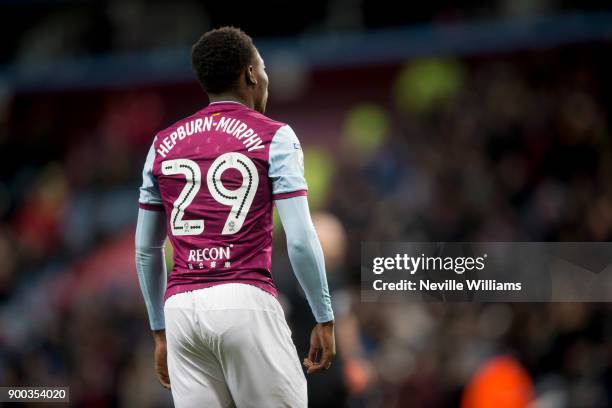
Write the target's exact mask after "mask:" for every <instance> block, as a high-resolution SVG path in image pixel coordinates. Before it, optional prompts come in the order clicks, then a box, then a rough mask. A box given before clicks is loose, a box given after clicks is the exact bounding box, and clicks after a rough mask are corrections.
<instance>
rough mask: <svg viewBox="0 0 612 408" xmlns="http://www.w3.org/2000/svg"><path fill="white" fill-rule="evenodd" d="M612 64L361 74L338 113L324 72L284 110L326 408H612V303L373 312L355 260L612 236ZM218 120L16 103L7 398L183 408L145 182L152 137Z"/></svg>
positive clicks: (5, 316) (183, 102)
mask: <svg viewBox="0 0 612 408" xmlns="http://www.w3.org/2000/svg"><path fill="white" fill-rule="evenodd" d="M609 51H610V47H609V44H592V45H585V46H572V47H566V48H562V49H556V50H549V51H539V52H531V53H515V54H508V55H497V56H486V57H483V56H473V57H466V58H464V59H460V60H440V59H428V60H413V61H408V62H406V64H404V65H394V66H392V67H385V68H384V72H385V73H391V74H392V75H389V76H387V77H385V78H381V76H380V72H379V71H377V69H376V68H375V67H373V68H371V69H362V70H361V71H360V73H359V75H360V78H361V79H363V78H365V79H366V80H369V81H368V83H370V84H375V86H374V87H372V86H371V85H370V88H372V89H373V91H369V93H367V96H361V97H359V96H356V97H351V98H348V99H347V98H345V99H346V100H345V99H342V97H339V100H341V101H340V102H338V104H337V106H333V107H332V108H331V110H330V109H328V106H327V105H325V106H323V105H322V106H319V107H317V106H315V105H316V104H315V103H314V102H315V101H314V98H315V95H316V98H318V99H319V100H320V98H321V96H322V95H323V96H325V97H326V104H329V103H330V101H332V102H331V103H332V104H333V101H334V99H335V98H336V96H337V95H338V94H339V91H338V89H336V88H333V87H329V88H325V89H321V87H320V82H317V80H316V78H317V76H316V74H312V75H313V76H312V78H311V80H310V81H309V82H308V84H307V86H305V88H304V90H303V91H302V94H301V95H300V94H298V95H297V96H296V97H295V98H296V100H293V101H286V102H277V101H275V96H274V93H272V95H271V100H270V102H269V104H270V107H271V110H272V112H271V113H270V114H271V116H273V117H275V118H276V119H279V120H281V121H285V122H288V123H292V124H293V123H296V125H295V126H294V129H295V130H296V132H297V134H298V136H299V137H300V138H301V141H302V144H303V145H304V146H305V153H306V163H305V166H306V170H307V178H308V182H309V185H310V192H309V197H310V202H311V205H312V207H313V211H314V220H315V225H316V227H317V231H318V233H319V236H320V238H321V241H322V244H323V247H324V251H325V254H326V263H327V269H328V276H329V281H330V286H331V289H332V297H333V301H334V309H335V311H336V316H337V325H338V328H337V341H338V353H339V354H338V359H337V362H336V363H335V364H334V365H333V368H332V369H331V370H330V371H329V372H328V373H326V374H324V375H321V376H318V377H311V378H309V383H310V387H309V388H310V389H309V392H310V401H311V406H313V407H342V406H347V407H405V406H411V407H451V406H452V407H454V406H462V407H463V408H480V407H487V406H491V405H490V404H491V401H495V398H496V397H495V395H493V394H494V393H495V390H496V389H503V390H506V391H507V390H514V393H515V395H514V397H513V398H514V400H513V401H515V405H507V406H508V407H515V406H526V405H525V404H527V403H528V401H531V402H530V403H532V404H533V405H532V406H534V407H535V406H537V407H581V408H589V407H593V408H595V407H608V406H612V318H611V317H612V307H611V306H610V305H609V304H604V303H593V304H582V303H575V304H511V305H507V304H442V303H440V304H434V303H430V304H372V303H362V302H361V300H360V252H359V251H360V249H359V247H360V242H362V241H366V240H370V241H376V240H379V241H393V240H396V241H399V240H404V241H572V240H574V241H607V240H610V238H612V234H611V232H612V184H611V183H610V182H609V180H610V179H612V160H611V155H612V147H611V145H610V140H611V139H610V136H609V132H610V128H609V126H610V118H611V117H612V116H611V113H612V112H611V111H610V108H611V107H612V101H611V100H609V98H610V97H609V95H606V93H605V89H610V85H611V84H610V80H609V79H608V77H607V76H608V74H607V73H608V72H610V71H611V70H610V68H612V67H610V63H609V62H607V61H606V58H605V57H604V55H605V54H606V53H608V52H609ZM264 57H265V56H264ZM331 75H332V76H334V78H338V80H339V82H342V81H345V82H349V83H351V81H353V80H352V78H355V77H354V76H353V75H357V74H355V73H354V72H353V71H352V69H351V68H344V69H342V70H338V71H336V72H333V73H332V74H331ZM271 81H274V77H273V75H271ZM361 84H363V82H361V81H354V83H352V84H351V86H352V87H354V88H355V95H359V93H358V90H359V88H360V86H361ZM364 86H365V87H368V85H367V84H366V85H364ZM205 103H206V99H205V95H204V94H203V93H202V92H201V91H200V90H199V89H198V88H197V85H196V84H195V82H194V83H189V84H170V85H159V86H151V87H143V88H137V89H123V90H106V89H90V90H83V91H72V92H55V93H28V94H20V93H17V94H10V93H0V168H1V169H2V171H1V173H0V384H2V385H9V384H10V385H22V386H26V385H69V386H70V387H71V400H72V402H73V404H74V405H75V406H84V407H98V406H100V407H103V406H126V407H132V406H143V407H144V406H151V407H156V406H160V407H161V406H167V405H168V404H169V403H170V396H169V394H168V393H167V392H166V391H164V390H163V389H162V388H161V387H160V386H158V384H157V383H156V380H155V378H154V372H153V363H152V339H151V337H150V334H149V332H148V324H147V321H146V315H145V310H144V305H143V301H142V299H141V296H140V294H139V291H138V287H137V281H136V275H135V271H134V267H133V230H134V223H135V217H136V213H137V195H138V186H139V183H140V179H139V177H140V171H141V169H142V165H143V163H144V157H145V154H146V151H147V149H148V147H149V144H150V142H151V140H152V136H153V135H154V134H155V132H156V131H157V130H159V129H161V128H162V127H164V126H167V125H168V124H170V123H172V122H173V121H174V120H177V119H179V118H180V117H182V116H186V115H188V114H191V113H192V112H193V111H195V110H197V109H199V108H200V107H202V106H203V105H204V104H205ZM275 104H276V106H275ZM283 104H285V105H283ZM330 115H331V117H332V119H329V117H330ZM328 119H329V120H328ZM306 121H308V122H316V123H319V125H318V126H320V127H319V128H317V126H311V127H308V126H303V127H301V126H300V123H304V122H306ZM323 127H326V128H327V130H324V129H323ZM330 128H331V129H338V131H337V133H336V134H335V136H334V137H332V138H328V137H325V138H322V137H321V136H320V135H317V134H316V133H317V132H318V131H321V132H327V133H329V132H330V131H329V129H330ZM170 252H171V251H170V248H169V250H168V253H170ZM273 274H274V276H275V279H276V280H277V283H278V286H279V288H280V292H281V296H280V300H281V303H282V304H283V306H284V309H285V311H286V314H287V317H288V320H289V321H290V323H291V327H292V330H293V338H294V340H295V342H296V344H297V346H298V351H299V352H300V354H301V355H305V354H306V350H307V342H308V335H309V331H310V328H311V326H312V324H313V319H312V317H311V315H310V312H309V309H308V307H307V303H306V301H305V299H304V297H303V295H302V294H301V291H300V290H299V287H298V285H297V282H296V280H295V278H294V277H293V276H292V274H291V273H290V266H289V262H288V259H287V257H286V250H285V248H284V242H283V234H282V232H281V230H280V229H277V231H276V233H275V251H274V260H273ZM483 384H484V385H483ZM491 384H494V386H492V385H491ZM501 406H503V405H501Z"/></svg>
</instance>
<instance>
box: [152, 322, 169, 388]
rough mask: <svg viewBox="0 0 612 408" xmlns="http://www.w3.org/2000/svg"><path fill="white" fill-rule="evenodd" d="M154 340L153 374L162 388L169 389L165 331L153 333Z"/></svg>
mask: <svg viewBox="0 0 612 408" xmlns="http://www.w3.org/2000/svg"><path fill="white" fill-rule="evenodd" d="M153 338H154V339H155V373H156V374H157V379H158V380H159V383H160V384H161V385H162V387H164V388H166V389H168V390H169V389H170V377H169V376H168V358H167V351H166V331H165V330H156V331H154V332H153Z"/></svg>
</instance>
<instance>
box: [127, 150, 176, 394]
mask: <svg viewBox="0 0 612 408" xmlns="http://www.w3.org/2000/svg"><path fill="white" fill-rule="evenodd" d="M154 158H155V150H154V147H153V146H151V149H150V150H149V154H148V155H147V160H146V162H145V166H144V170H143V172H142V176H143V182H142V186H141V187H140V198H139V207H140V209H139V210H138V221H137V224H136V236H135V247H136V272H137V274H138V282H139V283H140V289H141V291H142V296H143V298H144V301H145V306H146V308H147V313H148V315H149V325H150V327H151V330H152V331H153V338H154V339H155V369H156V372H157V377H158V380H159V382H160V383H161V385H162V386H164V387H166V388H170V380H169V377H168V366H167V360H166V332H165V323H164V292H165V291H166V279H167V273H166V260H165V254H164V243H165V241H166V219H165V213H164V211H163V206H162V200H161V196H160V194H159V188H158V186H157V181H156V180H155V177H154V176H153V160H154Z"/></svg>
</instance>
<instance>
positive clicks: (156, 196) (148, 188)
mask: <svg viewBox="0 0 612 408" xmlns="http://www.w3.org/2000/svg"><path fill="white" fill-rule="evenodd" d="M154 160H155V143H153V144H152V145H151V148H150V149H149V153H148V154H147V159H146V161H145V165H144V169H143V170H142V185H141V186H140V197H139V199H138V202H139V203H140V204H144V205H149V206H161V205H162V199H161V194H160V193H159V186H158V185H157V180H156V179H155V176H154V175H153V161H154Z"/></svg>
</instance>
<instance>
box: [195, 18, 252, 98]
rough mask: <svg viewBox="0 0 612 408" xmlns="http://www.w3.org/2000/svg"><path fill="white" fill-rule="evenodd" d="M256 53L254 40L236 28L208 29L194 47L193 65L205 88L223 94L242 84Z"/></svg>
mask: <svg viewBox="0 0 612 408" xmlns="http://www.w3.org/2000/svg"><path fill="white" fill-rule="evenodd" d="M254 55H255V46H254V44H253V40H252V39H251V37H249V36H248V35H247V34H246V33H245V32H244V31H242V30H240V29H239V28H235V27H221V28H218V29H215V30H211V31H208V32H207V33H205V34H204V35H202V37H200V39H199V40H198V41H197V42H196V43H195V44H194V46H193V47H192V49H191V64H192V66H193V69H194V71H195V72H196V75H197V77H198V80H199V81H200V84H201V85H202V87H203V88H204V90H205V91H206V92H207V93H209V94H223V93H227V92H230V91H232V90H234V89H236V88H237V87H238V84H239V80H240V74H241V73H242V72H243V71H244V69H245V68H246V67H248V65H249V64H250V63H251V61H252V60H253V57H254Z"/></svg>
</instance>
